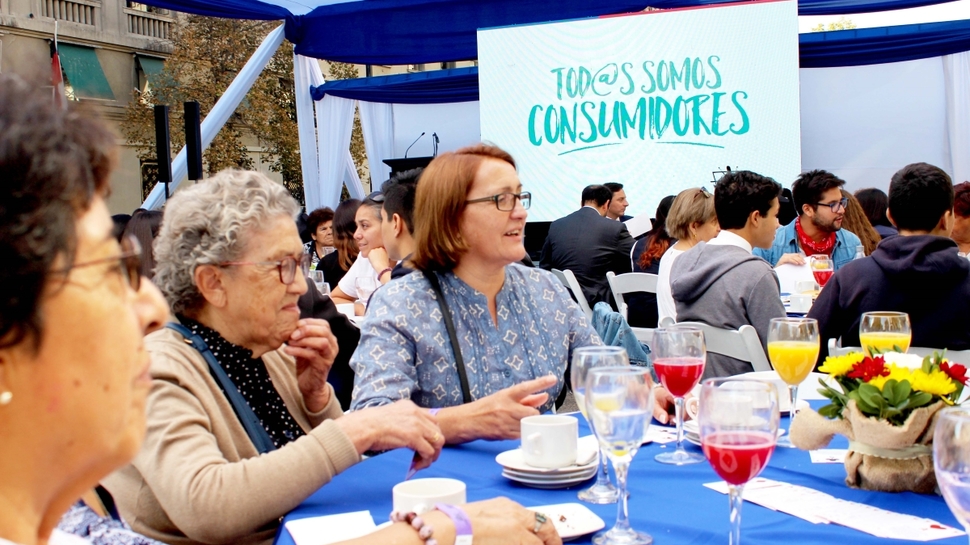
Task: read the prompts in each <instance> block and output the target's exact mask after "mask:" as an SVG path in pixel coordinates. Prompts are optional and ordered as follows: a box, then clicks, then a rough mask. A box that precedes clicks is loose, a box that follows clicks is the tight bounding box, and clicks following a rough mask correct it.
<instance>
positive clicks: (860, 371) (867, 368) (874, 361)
mask: <svg viewBox="0 0 970 545" xmlns="http://www.w3.org/2000/svg"><path fill="white" fill-rule="evenodd" d="M846 376H847V377H849V378H858V379H862V382H869V381H870V380H872V379H874V378H876V377H888V376H889V369H887V368H886V360H885V359H884V358H883V357H882V356H876V357H875V358H869V357H866V358H863V360H862V361H860V362H859V363H857V364H855V365H853V366H852V370H851V371H849V372H848V373H847V374H846Z"/></svg>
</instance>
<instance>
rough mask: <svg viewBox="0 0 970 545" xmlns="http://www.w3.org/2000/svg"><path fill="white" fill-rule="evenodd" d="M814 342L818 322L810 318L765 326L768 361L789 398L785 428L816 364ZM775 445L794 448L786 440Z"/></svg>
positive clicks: (774, 321)
mask: <svg viewBox="0 0 970 545" xmlns="http://www.w3.org/2000/svg"><path fill="white" fill-rule="evenodd" d="M818 339H819V336H818V320H815V319H814V318H772V319H771V321H770V322H769V323H768V359H769V360H771V365H772V367H774V368H775V371H776V372H777V373H778V376H779V377H781V380H783V381H785V384H787V385H788V393H789V395H790V396H791V408H790V409H789V411H790V412H789V414H790V415H791V418H790V420H789V426H790V425H791V421H793V420H794V419H795V402H796V401H797V400H798V385H799V384H801V383H802V381H804V380H805V379H806V378H808V374H809V373H811V372H812V369H814V368H815V362H816V360H818V349H819V340H818ZM777 445H778V446H779V447H792V446H794V445H792V444H791V441H790V440H789V439H788V437H787V436H786V437H783V438H781V439H779V440H778V444H777Z"/></svg>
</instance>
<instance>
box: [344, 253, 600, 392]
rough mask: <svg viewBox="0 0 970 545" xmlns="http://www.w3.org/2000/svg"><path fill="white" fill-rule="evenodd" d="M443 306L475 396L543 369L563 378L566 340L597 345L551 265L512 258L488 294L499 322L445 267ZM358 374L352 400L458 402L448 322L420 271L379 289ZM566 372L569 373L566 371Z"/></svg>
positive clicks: (356, 363)
mask: <svg viewBox="0 0 970 545" xmlns="http://www.w3.org/2000/svg"><path fill="white" fill-rule="evenodd" d="M439 278H440V279H441V289H442V292H443V293H444V295H445V299H446V300H447V301H448V306H449V308H450V309H451V313H452V319H453V321H454V323H455V331H456V334H457V336H458V343H459V345H460V346H461V352H462V356H463V357H464V360H465V368H466V372H467V374H468V384H469V389H470V392H471V396H472V398H473V399H479V398H482V397H485V396H487V395H490V394H493V393H495V392H498V391H499V390H502V389H505V388H508V387H510V386H513V385H515V384H518V383H520V382H523V381H526V380H529V379H533V378H538V377H541V376H545V375H550V374H552V375H555V376H556V377H559V383H558V384H557V385H556V387H555V389H554V390H551V391H549V392H548V393H549V401H547V402H546V404H545V405H543V407H542V408H541V409H540V410H542V411H548V410H550V409H551V408H552V406H553V403H554V402H555V399H556V396H557V394H558V393H559V391H560V390H561V389H562V387H563V384H564V382H563V379H564V377H563V375H564V373H565V371H566V363H567V362H568V361H569V359H570V358H571V357H572V351H573V349H574V348H577V347H581V346H589V345H599V344H602V342H601V341H600V338H599V336H597V335H596V332H595V331H593V329H592V327H591V326H590V324H589V322H588V321H587V320H586V316H585V315H584V314H583V312H582V311H581V310H580V309H579V307H578V306H577V305H576V303H575V302H573V300H572V299H571V298H570V297H569V294H568V293H567V292H566V289H565V288H564V287H563V286H562V284H561V283H560V282H559V280H557V279H556V277H555V276H553V275H552V274H551V273H549V272H547V271H543V270H539V269H532V268H528V267H524V266H521V265H519V264H512V265H509V266H507V267H506V268H505V284H504V285H503V286H502V289H501V290H500V291H499V293H498V295H497V297H496V308H497V315H498V326H495V324H494V322H493V321H492V318H491V316H490V315H489V312H488V301H487V299H486V297H485V295H484V294H482V293H481V292H479V291H477V290H475V289H474V288H472V287H470V286H469V285H468V284H466V283H465V282H463V281H462V280H461V279H460V278H458V277H457V276H455V275H454V274H452V273H445V274H441V275H439ZM350 366H351V367H352V368H353V370H354V372H355V373H356V375H357V376H356V380H355V382H354V397H353V402H352V403H351V409H359V408H362V407H368V406H373V405H384V404H387V403H392V402H394V401H397V400H400V399H411V400H412V401H414V402H415V403H416V404H417V405H419V406H421V407H428V408H433V407H450V406H455V405H461V403H462V396H461V386H460V382H459V379H458V370H457V368H456V367H455V358H454V353H453V351H452V348H451V341H450V340H449V338H448V330H447V329H446V328H445V323H444V321H443V320H442V315H441V309H440V307H439V306H438V302H437V301H436V300H435V297H434V291H433V290H432V289H431V285H430V284H429V283H428V280H427V279H426V278H425V276H424V275H423V274H422V273H420V272H415V273H414V274H410V275H408V276H406V277H404V278H401V279H398V280H394V281H393V282H391V283H390V284H388V285H387V286H385V287H384V288H382V289H380V290H377V291H376V292H375V293H374V295H373V296H372V298H371V300H370V306H369V307H368V309H367V316H366V318H365V320H364V323H363V325H362V327H361V337H360V344H359V345H358V346H357V350H356V351H355V352H354V355H353V357H352V358H351V360H350ZM566 379H567V380H568V377H567V378H566Z"/></svg>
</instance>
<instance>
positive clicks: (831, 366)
mask: <svg viewBox="0 0 970 545" xmlns="http://www.w3.org/2000/svg"><path fill="white" fill-rule="evenodd" d="M864 357H865V354H863V353H862V352H850V353H848V354H844V355H842V356H829V357H827V358H825V362H824V363H823V364H822V366H821V367H819V368H818V370H819V371H821V372H823V373H828V374H829V376H832V377H841V376H842V375H845V374H846V373H848V372H849V371H851V370H852V366H853V365H855V364H857V363H859V362H860V361H862V359H863V358H864Z"/></svg>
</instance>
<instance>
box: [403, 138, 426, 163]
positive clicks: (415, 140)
mask: <svg viewBox="0 0 970 545" xmlns="http://www.w3.org/2000/svg"><path fill="white" fill-rule="evenodd" d="M422 136H424V133H421V134H419V135H418V137H417V138H415V139H414V142H411V145H410V146H408V149H406V150H404V158H405V159H407V158H408V152H409V151H411V148H412V147H413V146H414V145H415V144H417V143H418V140H421V137H422Z"/></svg>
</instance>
